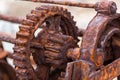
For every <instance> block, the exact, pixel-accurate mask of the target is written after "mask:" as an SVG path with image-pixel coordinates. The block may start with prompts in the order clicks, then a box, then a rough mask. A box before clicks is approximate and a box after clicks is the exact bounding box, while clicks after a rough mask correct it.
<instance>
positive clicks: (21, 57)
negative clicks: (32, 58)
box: [12, 52, 26, 61]
mask: <svg viewBox="0 0 120 80" xmlns="http://www.w3.org/2000/svg"><path fill="white" fill-rule="evenodd" d="M12 57H13V59H14V60H19V61H25V60H26V56H25V55H23V54H19V53H18V52H14V54H13V55H12Z"/></svg>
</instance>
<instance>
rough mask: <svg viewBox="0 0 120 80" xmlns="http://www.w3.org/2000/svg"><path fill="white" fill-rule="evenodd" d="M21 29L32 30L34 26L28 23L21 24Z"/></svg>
mask: <svg viewBox="0 0 120 80" xmlns="http://www.w3.org/2000/svg"><path fill="white" fill-rule="evenodd" d="M19 28H20V30H23V29H24V30H32V29H33V26H28V25H20V26H19Z"/></svg>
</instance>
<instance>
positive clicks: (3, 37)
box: [0, 32, 16, 44]
mask: <svg viewBox="0 0 120 80" xmlns="http://www.w3.org/2000/svg"><path fill="white" fill-rule="evenodd" d="M0 40H1V41H5V42H10V43H13V44H14V43H16V39H15V38H13V37H12V36H11V35H9V34H6V33H3V32H0Z"/></svg>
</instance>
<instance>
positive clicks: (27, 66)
mask: <svg viewBox="0 0 120 80" xmlns="http://www.w3.org/2000/svg"><path fill="white" fill-rule="evenodd" d="M56 18H57V19H58V21H60V22H59V23H57V22H54V19H56ZM56 23H57V24H56ZM47 26H51V27H50V30H51V33H53V32H54V31H55V30H57V31H55V32H59V31H60V32H62V34H63V35H68V37H67V36H65V37H64V36H63V35H62V36H63V37H64V38H66V39H69V38H70V37H71V38H73V39H74V40H76V41H78V39H77V35H78V34H77V27H75V22H74V21H73V17H72V16H71V14H70V13H69V12H67V10H66V9H64V8H61V7H55V6H54V7H51V6H42V7H38V8H36V9H35V10H32V12H31V14H30V15H27V19H26V20H25V22H24V23H23V24H22V25H21V26H20V31H19V32H18V33H17V40H19V41H21V42H23V43H16V44H15V47H14V55H13V56H14V64H15V66H16V67H15V69H16V73H17V77H18V78H19V79H20V80H23V79H25V80H26V79H27V80H28V79H33V80H37V76H36V73H35V71H34V69H33V67H32V65H31V63H30V55H31V52H30V51H31V49H33V48H31V47H30V42H33V43H36V44H38V45H41V44H42V43H41V44H40V43H39V40H36V38H35V36H34V34H35V31H36V30H37V29H39V28H42V29H43V30H44V29H45V28H46V27H47ZM41 33H42V32H41ZM41 33H40V34H41ZM58 34H60V33H58ZM55 35H57V34H55ZM39 36H42V34H41V35H39ZM69 36H70V37H69ZM43 37H44V36H43ZM51 38H52V37H51ZM58 38H59V36H58ZM61 38H62V37H61ZM71 38H70V41H71ZM43 39H44V38H43ZM53 40H54V39H53ZM56 41H57V40H56ZM64 42H66V41H64ZM64 42H63V44H64ZM68 42H69V41H68ZM60 44H61V43H60ZM34 47H35V46H34ZM43 48H44V47H43V46H41V47H40V48H38V49H39V50H41V51H42V49H43ZM62 50H63V49H62ZM34 59H35V58H34ZM38 61H39V60H38ZM43 67H44V66H43ZM45 68H46V67H45ZM45 70H47V69H45ZM44 76H46V75H44ZM44 76H42V77H44Z"/></svg>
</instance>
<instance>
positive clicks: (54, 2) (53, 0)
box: [22, 0, 95, 8]
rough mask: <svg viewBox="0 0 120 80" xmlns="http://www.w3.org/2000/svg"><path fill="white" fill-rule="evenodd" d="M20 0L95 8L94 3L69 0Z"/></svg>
mask: <svg viewBox="0 0 120 80" xmlns="http://www.w3.org/2000/svg"><path fill="white" fill-rule="evenodd" d="M22 1H33V2H42V3H51V4H60V5H68V6H75V7H83V8H95V4H87V3H80V2H69V1H63V0H59V1H57V0H22Z"/></svg>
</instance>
